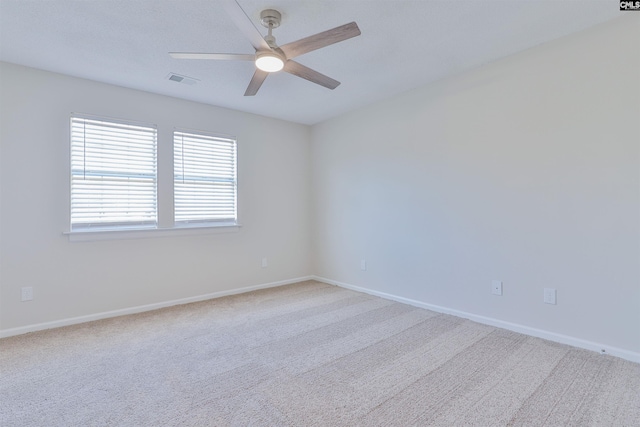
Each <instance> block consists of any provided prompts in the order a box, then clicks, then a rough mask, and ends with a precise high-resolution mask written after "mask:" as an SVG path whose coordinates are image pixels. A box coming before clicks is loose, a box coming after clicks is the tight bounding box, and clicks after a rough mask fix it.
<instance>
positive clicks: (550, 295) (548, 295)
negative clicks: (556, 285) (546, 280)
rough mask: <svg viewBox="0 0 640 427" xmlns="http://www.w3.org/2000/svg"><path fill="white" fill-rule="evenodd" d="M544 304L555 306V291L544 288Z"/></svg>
mask: <svg viewBox="0 0 640 427" xmlns="http://www.w3.org/2000/svg"><path fill="white" fill-rule="evenodd" d="M544 302H545V304H554V305H555V304H556V290H555V289H553V288H544Z"/></svg>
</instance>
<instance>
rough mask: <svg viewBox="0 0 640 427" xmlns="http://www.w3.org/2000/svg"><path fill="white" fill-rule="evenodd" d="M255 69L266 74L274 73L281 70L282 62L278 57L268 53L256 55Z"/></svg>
mask: <svg viewBox="0 0 640 427" xmlns="http://www.w3.org/2000/svg"><path fill="white" fill-rule="evenodd" d="M256 67H258V68H259V69H260V70H262V71H266V72H267V73H274V72H276V71H280V70H282V68H283V67H284V61H283V60H282V58H280V57H279V56H278V55H276V54H274V53H271V52H268V53H264V54H261V55H258V57H257V58H256Z"/></svg>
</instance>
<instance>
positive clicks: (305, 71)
mask: <svg viewBox="0 0 640 427" xmlns="http://www.w3.org/2000/svg"><path fill="white" fill-rule="evenodd" d="M284 71H286V72H287V73H290V74H293V75H294V76H298V77H302V78H303V79H306V80H309V81H310V82H312V83H316V84H319V85H320V86H324V87H326V88H328V89H335V88H337V87H338V85H339V84H340V82H339V81H337V80H334V79H332V78H331V77H327V76H325V75H324V74H321V73H319V72H317V71H315V70H312V69H311V68H309V67H305V66H304V65H302V64H300V63H299V62H296V61H291V60H289V61H287V62H286V63H285V64H284Z"/></svg>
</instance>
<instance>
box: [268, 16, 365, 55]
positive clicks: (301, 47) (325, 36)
mask: <svg viewBox="0 0 640 427" xmlns="http://www.w3.org/2000/svg"><path fill="white" fill-rule="evenodd" d="M359 35H360V28H358V24H356V23H355V22H350V23H348V24H344V25H341V26H339V27H336V28H333V29H331V30H327V31H323V32H322V33H318V34H315V35H313V36H309V37H305V38H303V39H300V40H298V41H295V42H291V43H287V44H285V45H283V46H280V49H282V51H283V52H284V53H285V55H287V58H289V59H291V58H295V57H296V56H300V55H302V54H303V53H307V52H311V51H313V50H316V49H320V48H321V47H325V46H329V45H332V44H334V43H338V42H341V41H343V40H347V39H350V38H351V37H356V36H359Z"/></svg>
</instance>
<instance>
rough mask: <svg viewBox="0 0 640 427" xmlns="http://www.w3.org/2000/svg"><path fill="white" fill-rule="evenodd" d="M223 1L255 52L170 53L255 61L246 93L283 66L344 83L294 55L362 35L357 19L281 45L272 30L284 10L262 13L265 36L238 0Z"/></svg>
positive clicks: (326, 82)
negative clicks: (320, 71)
mask: <svg viewBox="0 0 640 427" xmlns="http://www.w3.org/2000/svg"><path fill="white" fill-rule="evenodd" d="M223 4H224V7H225V10H226V11H227V13H228V14H229V17H230V18H231V20H232V21H233V22H234V23H235V24H236V26H237V27H238V28H239V29H240V31H242V32H243V33H244V35H245V36H246V37H247V38H248V39H249V42H250V43H251V44H252V45H253V48H254V49H255V50H256V52H255V54H236V53H192V52H169V55H171V57H172V58H176V59H218V60H240V61H254V62H255V65H256V71H255V73H254V74H253V77H252V78H251V81H250V82H249V87H247V90H246V92H245V93H244V96H253V95H255V94H256V93H257V92H258V89H260V86H262V83H263V82H264V80H265V79H266V78H267V76H268V75H269V73H273V72H276V71H280V70H284V71H286V72H287V73H290V74H293V75H294V76H298V77H302V78H303V79H306V80H309V81H310V82H313V83H316V84H319V85H321V86H324V87H326V88H329V89H335V88H336V87H338V85H339V84H340V82H339V81H337V80H334V79H332V78H331V77H328V76H325V75H324V74H321V73H319V72H317V71H315V70H312V69H311V68H308V67H305V66H304V65H302V64H300V63H299V62H296V61H294V60H293V58H295V57H297V56H300V55H302V54H305V53H307V52H311V51H314V50H316V49H320V48H322V47H325V46H329V45H332V44H334V43H338V42H341V41H343V40H347V39H350V38H352V37H356V36H359V35H360V29H359V28H358V25H357V24H356V23H355V22H350V23H348V24H345V25H341V26H339V27H336V28H333V29H331V30H327V31H323V32H321V33H318V34H315V35H313V36H309V37H305V38H303V39H300V40H298V41H295V42H291V43H287V44H284V45H282V46H278V45H277V44H276V38H275V37H274V36H273V35H272V34H271V31H272V30H273V29H274V28H277V27H279V26H280V21H281V18H282V16H281V14H280V12H278V11H277V10H274V9H266V10H263V11H262V12H261V13H260V22H261V23H262V25H263V26H264V27H266V28H268V30H269V33H268V35H267V36H265V37H263V36H262V34H261V33H260V32H259V31H258V29H257V28H256V27H255V26H254V25H253V23H252V22H251V20H250V19H249V17H248V16H247V14H246V13H245V12H244V10H242V8H241V7H240V5H239V4H238V3H237V1H236V0H225V1H224V2H223Z"/></svg>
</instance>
